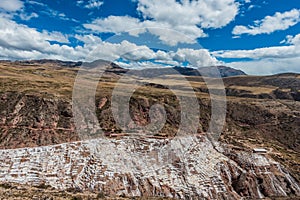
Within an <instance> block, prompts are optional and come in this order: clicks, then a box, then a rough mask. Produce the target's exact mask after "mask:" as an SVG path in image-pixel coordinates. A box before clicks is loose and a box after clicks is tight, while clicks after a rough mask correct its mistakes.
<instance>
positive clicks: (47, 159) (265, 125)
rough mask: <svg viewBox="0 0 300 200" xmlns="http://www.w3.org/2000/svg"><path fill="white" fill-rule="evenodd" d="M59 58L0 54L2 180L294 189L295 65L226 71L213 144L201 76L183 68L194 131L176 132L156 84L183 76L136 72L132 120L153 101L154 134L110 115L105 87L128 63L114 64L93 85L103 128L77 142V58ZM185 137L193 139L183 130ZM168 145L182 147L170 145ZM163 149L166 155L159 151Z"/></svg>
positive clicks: (235, 190)
mask: <svg viewBox="0 0 300 200" xmlns="http://www.w3.org/2000/svg"><path fill="white" fill-rule="evenodd" d="M66 63H67V64H66ZM66 63H64V64H61V63H60V62H59V61H55V62H53V61H49V60H44V61H34V62H33V61H30V62H16V63H13V62H2V63H1V64H0V70H1V74H0V147H1V149H3V150H1V151H0V154H1V156H0V159H2V160H1V163H2V164H0V168H1V171H0V172H1V175H0V181H1V182H5V183H7V182H13V183H28V184H31V185H39V184H46V185H49V186H51V187H55V188H56V189H67V188H79V189H80V190H82V191H90V192H93V191H97V192H104V193H105V195H107V196H114V195H118V196H136V195H137V196H139V195H147V196H164V197H172V198H188V194H190V195H191V196H192V195H194V197H195V198H196V197H197V198H200V197H201V198H206V199H216V198H217V199H240V198H241V197H251V198H254V199H257V198H262V197H284V196H285V197H286V196H289V197H290V198H292V197H294V196H299V180H300V177H299V174H300V171H299V165H300V160H299V157H300V156H299V155H300V153H299V152H300V138H299V131H300V130H299V129H300V126H299V124H300V110H299V108H300V102H299V100H298V96H297V95H298V94H299V80H300V76H299V75H297V74H283V75H276V76H267V77H252V76H238V77H228V78H225V79H224V84H225V86H226V93H227V95H228V97H227V117H226V124H225V126H224V129H223V132H222V134H221V137H220V138H219V142H218V144H217V146H212V144H211V143H210V142H209V140H207V134H206V131H207V129H208V125H209V120H210V114H211V112H210V108H211V103H210V97H209V94H208V89H207V87H206V84H205V82H204V81H203V79H202V78H201V77H200V76H193V75H188V76H186V78H187V79H188V80H189V81H190V84H191V85H192V87H193V89H194V91H195V92H196V95H197V98H198V102H199V106H200V109H201V112H200V120H199V128H198V133H199V134H200V135H198V136H197V137H192V136H190V135H187V136H186V138H178V137H175V138H174V136H176V132H177V130H178V125H179V124H180V105H179V101H178V99H177V98H176V96H175V95H174V93H173V92H172V91H170V90H169V89H168V87H166V86H164V84H163V83H168V85H172V84H173V85H176V86H177V88H178V89H179V90H182V91H184V85H183V84H181V82H180V81H181V79H180V77H178V76H177V75H174V74H169V75H168V76H166V75H165V74H164V75H160V76H156V75H157V74H156V75H155V76H153V77H147V78H143V79H141V80H140V81H141V82H142V83H143V86H141V87H139V88H138V89H137V90H136V91H135V92H134V94H133V95H132V97H131V99H130V114H131V117H132V119H133V120H134V122H135V123H136V124H139V125H143V126H145V125H147V124H149V123H150V117H149V112H150V108H151V106H152V105H155V104H158V103H159V104H161V105H163V106H164V108H165V110H166V116H167V118H166V124H165V125H164V127H163V128H162V130H161V131H160V132H159V133H158V134H156V135H146V136H145V135H144V134H143V133H140V132H137V133H127V132H126V130H121V129H120V127H118V126H117V125H116V123H115V120H114V118H113V115H112V112H111V93H112V91H113V89H114V87H115V85H116V83H117V81H118V80H119V78H120V77H122V74H124V73H126V72H127V70H124V69H122V68H120V67H118V66H116V65H112V66H111V67H110V68H109V69H108V70H107V71H106V73H105V74H104V76H103V77H102V78H101V80H100V82H99V86H98V89H97V92H96V105H95V106H96V114H97V118H98V121H99V124H100V125H101V127H102V128H103V130H104V133H105V135H106V137H105V138H102V139H96V140H90V141H86V142H75V141H79V140H80V137H79V136H78V134H76V131H75V125H74V121H73V113H72V102H71V97H72V89H73V83H74V80H75V77H76V73H77V71H78V69H79V68H78V65H79V63H68V62H66ZM135 75H137V74H135ZM140 77H141V76H140ZM212 81H213V79H212ZM124 87H131V85H130V83H128V84H127V85H126V84H124ZM282 93H284V95H283V94H282ZM132 134H133V135H132ZM137 136H138V137H137ZM190 137H192V138H193V139H191V140H190V139H187V138H190ZM95 142H96V143H95ZM186 142H190V143H189V145H187V147H190V148H189V149H185V148H187V147H186V146H185V145H183V144H187V143H186ZM63 143H64V144H63ZM65 143H67V144H65ZM87 144H88V145H87ZM48 145H53V146H48ZM172 145H173V146H172ZM174 145H175V147H176V148H175V149H177V150H178V149H181V150H182V151H180V152H175V153H174V148H172V147H174ZM258 147H263V148H265V149H267V151H268V153H267V154H265V155H258V154H253V153H252V149H253V148H258ZM16 148H21V149H16ZM5 149H15V150H5ZM203 149H205V151H203ZM183 151H184V152H185V154H184V155H183V154H182V153H183ZM130 157H132V158H135V159H131V160H130V159H129V158H130ZM166 157H170V158H171V159H169V160H167V161H166V160H164V159H166ZM199 157H200V158H201V159H199ZM127 158H128V159H127ZM153 158H154V160H153ZM153 162H154V163H153ZM150 166H151V167H150ZM208 166H209V167H208Z"/></svg>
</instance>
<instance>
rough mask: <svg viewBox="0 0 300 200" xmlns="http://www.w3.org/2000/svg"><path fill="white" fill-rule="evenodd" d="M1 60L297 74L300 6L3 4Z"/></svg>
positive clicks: (184, 1)
mask: <svg viewBox="0 0 300 200" xmlns="http://www.w3.org/2000/svg"><path fill="white" fill-rule="evenodd" d="M0 17H1V18H0V59H10V60H28V59H61V60H74V61H77V60H82V61H93V60H96V59H106V60H111V61H114V62H116V63H117V64H119V65H121V66H123V67H127V68H132V67H134V68H144V67H166V66H190V67H202V66H210V65H226V66H230V67H234V68H237V69H242V70H244V71H245V72H246V73H249V74H261V75H263V74H275V73H281V72H298V73H300V65H299V63H300V4H299V0H288V1H287V0H264V1H263V0H199V1H194V0H164V1H158V0H85V1H83V0H57V1H50V0H44V1H42V0H25V1H21V0H0Z"/></svg>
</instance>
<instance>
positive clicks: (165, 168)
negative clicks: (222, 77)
mask: <svg viewBox="0 0 300 200" xmlns="http://www.w3.org/2000/svg"><path fill="white" fill-rule="evenodd" d="M241 157H245V158H243V159H245V162H253V163H254V164H257V166H259V167H261V166H268V165H270V164H272V162H270V161H269V160H268V159H267V158H265V157H264V156H261V155H253V157H251V156H250V157H249V156H246V155H244V156H243V155H241ZM247 159H248V160H247ZM226 163H227V164H226ZM228 163H231V164H232V165H233V166H236V168H237V169H240V167H239V166H238V164H236V163H235V162H234V161H231V160H229V159H228V158H227V157H226V156H224V155H223V154H221V153H219V152H218V151H217V150H215V148H214V147H213V145H212V144H211V143H210V142H209V140H207V139H206V138H199V137H193V136H186V137H178V138H174V139H163V140H157V139H152V138H141V137H133V136H131V137H123V138H121V139H95V140H89V141H84V142H73V143H67V144H60V145H54V146H45V147H36V148H23V149H14V150H1V151H0V182H15V183H21V184H32V185H39V184H46V185H51V186H53V187H55V188H57V189H63V190H65V189H67V188H80V189H82V190H93V191H103V192H104V193H106V194H108V195H126V196H141V195H144V196H169V197H175V198H184V199H187V198H190V197H191V198H192V199H193V198H194V197H195V198H196V199H198V198H200V199H201V198H207V199H216V198H219V197H220V196H222V197H224V198H226V197H227V198H229V197H228V196H229V193H232V192H234V191H232V189H230V188H229V187H228V185H227V186H226V184H225V183H224V179H223V178H222V174H221V170H220V168H223V169H224V170H225V174H226V177H228V179H231V176H233V175H234V174H232V173H240V172H231V171H230V170H229V168H230V167H228ZM273 164H274V163H273ZM224 170H223V171H224ZM242 170H243V169H240V170H239V171H242ZM267 171H268V170H267ZM223 176H224V175H223ZM234 176H238V174H236V175H234ZM229 181H230V180H229ZM195 198H194V199H195Z"/></svg>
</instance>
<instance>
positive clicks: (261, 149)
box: [253, 148, 268, 154]
mask: <svg viewBox="0 0 300 200" xmlns="http://www.w3.org/2000/svg"><path fill="white" fill-rule="evenodd" d="M267 152H268V151H267V150H266V149H263V148H254V149H253V153H261V154H265V153H267Z"/></svg>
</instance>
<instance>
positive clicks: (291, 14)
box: [232, 9, 300, 35]
mask: <svg viewBox="0 0 300 200" xmlns="http://www.w3.org/2000/svg"><path fill="white" fill-rule="evenodd" d="M299 22H300V10H299V9H292V10H290V11H286V12H283V13H280V12H276V13H275V14H274V15H273V16H266V17H265V18H264V19H262V20H257V21H254V25H249V26H242V25H238V26H235V27H234V29H233V31H232V33H233V34H234V35H242V34H249V35H258V34H270V33H273V32H274V31H278V30H286V29H288V28H289V27H291V26H294V25H296V24H297V23H299Z"/></svg>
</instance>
